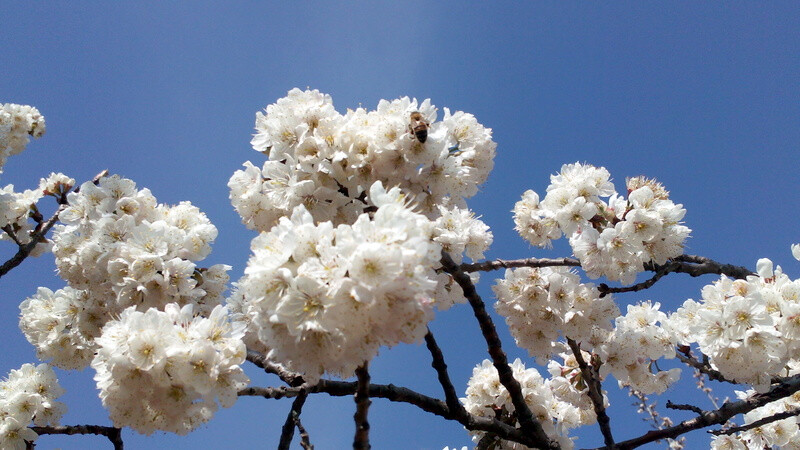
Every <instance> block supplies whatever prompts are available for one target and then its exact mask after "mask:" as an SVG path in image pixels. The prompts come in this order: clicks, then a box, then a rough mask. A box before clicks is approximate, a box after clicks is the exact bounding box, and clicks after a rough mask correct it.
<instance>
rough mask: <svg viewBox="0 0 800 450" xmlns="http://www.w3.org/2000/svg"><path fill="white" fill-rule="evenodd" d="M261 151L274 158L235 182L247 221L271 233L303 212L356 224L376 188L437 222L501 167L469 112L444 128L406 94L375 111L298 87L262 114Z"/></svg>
mask: <svg viewBox="0 0 800 450" xmlns="http://www.w3.org/2000/svg"><path fill="white" fill-rule="evenodd" d="M413 112H419V114H420V116H421V118H422V119H421V120H420V123H422V124H423V125H422V126H423V128H427V138H424V139H421V138H418V137H416V133H415V132H414V131H413V128H411V127H410V117H411V114H412V113H413ZM251 144H252V145H253V148H254V149H255V150H257V151H259V152H262V153H264V154H266V155H268V156H269V161H267V162H265V163H264V165H263V167H262V168H260V169H259V168H258V167H256V166H255V165H253V164H251V163H250V162H248V163H245V169H244V170H240V171H237V172H236V173H234V174H233V176H232V177H231V179H230V182H229V183H228V186H229V187H230V189H231V194H230V198H231V202H232V203H233V206H234V207H235V208H236V211H237V212H238V213H239V214H240V215H241V216H242V220H243V222H244V223H245V224H246V225H247V226H248V227H249V228H253V229H256V230H259V231H267V230H269V229H270V228H271V227H272V226H274V225H275V224H276V223H277V222H278V220H279V219H280V218H281V217H284V216H288V215H289V214H291V212H292V211H293V210H294V208H295V207H296V206H298V205H301V204H302V205H304V206H305V207H306V209H307V210H308V212H309V213H310V214H311V216H312V217H313V218H314V221H315V222H316V223H320V222H325V221H332V222H333V224H334V225H338V224H342V223H347V224H352V223H353V222H354V221H355V220H356V218H357V217H358V216H359V215H360V214H362V213H364V212H366V211H369V209H370V208H372V207H374V205H373V204H371V203H370V202H369V200H368V199H367V198H366V197H365V194H366V191H367V190H368V189H369V187H370V186H372V184H373V183H375V182H376V181H380V182H381V183H382V184H383V185H384V186H387V187H394V186H397V187H400V189H402V191H403V192H404V194H405V195H406V196H407V197H408V201H409V202H410V203H414V204H416V205H418V208H420V210H421V212H422V213H423V214H425V215H427V216H429V217H432V218H433V217H436V216H437V215H438V214H439V210H438V208H437V207H438V206H439V205H443V204H448V202H449V204H452V205H453V206H459V207H463V206H464V198H466V197H471V196H473V195H475V193H476V192H477V190H478V185H480V184H482V183H483V182H484V181H485V180H486V178H487V176H488V174H489V171H491V169H492V167H493V164H494V163H493V159H494V154H495V147H496V144H495V143H494V142H493V141H492V139H491V130H490V129H488V128H484V127H483V126H482V125H481V124H479V123H478V122H477V121H476V120H475V117H474V116H472V115H471V114H466V113H463V112H461V111H459V112H456V113H454V114H451V113H450V111H449V110H448V109H447V108H445V114H444V118H443V120H442V121H441V122H437V121H436V108H435V107H434V106H433V105H431V104H430V100H425V101H424V102H422V103H421V104H419V103H417V101H416V99H415V100H410V99H409V98H408V97H403V98H401V99H397V100H393V101H387V100H381V101H380V103H379V104H378V108H377V109H376V110H375V111H367V110H366V109H364V108H358V109H355V110H348V112H347V113H346V114H345V115H342V114H340V113H339V112H337V111H336V110H335V109H334V107H333V102H332V100H331V97H330V96H329V95H326V94H322V93H320V92H319V91H317V90H313V91H312V90H306V91H301V90H300V89H293V90H291V91H290V92H289V94H288V96H287V97H285V98H282V99H279V100H278V101H277V103H275V104H272V105H269V106H267V109H266V114H264V113H258V114H257V116H256V135H255V137H254V138H253V140H252V142H251Z"/></svg>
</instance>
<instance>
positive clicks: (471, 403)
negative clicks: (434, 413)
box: [461, 359, 593, 449]
mask: <svg viewBox="0 0 800 450" xmlns="http://www.w3.org/2000/svg"><path fill="white" fill-rule="evenodd" d="M510 366H511V369H512V370H513V373H514V378H515V379H516V380H517V381H518V382H519V384H520V387H521V388H522V396H523V398H524V399H525V403H526V404H527V405H528V407H529V408H530V409H531V412H532V413H533V416H534V418H535V419H537V420H538V421H539V422H540V423H541V425H542V428H543V429H544V432H545V433H546V434H547V435H548V436H549V437H550V438H551V439H554V440H556V441H557V442H558V443H559V444H560V446H561V448H563V449H571V448H573V442H572V439H571V438H569V437H568V436H567V435H566V434H565V433H566V430H565V428H570V427H571V426H572V424H573V423H575V424H580V425H582V424H583V423H578V422H579V419H578V418H579V417H583V416H585V417H590V416H587V415H583V414H581V413H580V412H578V411H576V410H577V409H578V408H577V407H576V406H574V405H572V404H570V403H568V402H565V401H562V400H561V397H558V396H556V395H554V392H553V388H554V386H553V384H552V380H545V379H544V378H542V376H541V375H540V374H539V372H538V371H537V370H536V369H534V368H530V369H526V368H525V365H524V364H523V363H522V361H520V360H519V359H516V360H515V361H514V362H513V363H511V364H510ZM564 381H565V380H561V382H562V383H563V382H564ZM567 383H568V381H567ZM562 387H563V384H562V386H558V387H556V389H558V390H561V389H562ZM466 394H467V396H466V397H465V398H462V399H461V403H463V404H464V408H465V409H466V410H467V412H468V413H470V414H472V415H475V416H477V417H491V418H498V419H499V420H500V421H503V422H506V423H509V424H511V425H517V422H516V420H517V419H516V414H515V408H514V404H513V403H512V401H511V396H510V395H509V394H508V391H507V390H506V388H505V387H504V386H503V385H502V384H501V383H500V380H499V378H498V376H497V369H495V367H494V365H493V364H492V362H491V361H489V360H488V359H487V360H484V361H483V363H482V364H480V365H478V366H476V367H475V368H474V369H473V370H472V377H471V378H470V379H469V382H468V385H467V392H466ZM567 417H568V418H570V419H569V420H566V421H565V422H561V421H560V418H567ZM591 417H593V415H591ZM590 420H591V419H590ZM592 422H593V420H592ZM590 423H591V422H590ZM470 434H471V435H472V440H473V441H474V442H479V441H480V440H481V439H482V438H483V437H484V435H485V434H486V433H485V432H483V431H470ZM493 445H494V446H492V447H489V448H496V449H525V448H528V447H525V446H523V445H522V444H517V443H514V442H510V441H504V440H500V439H498V440H497V441H496V442H494V443H493Z"/></svg>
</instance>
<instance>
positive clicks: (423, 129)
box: [408, 111, 431, 143]
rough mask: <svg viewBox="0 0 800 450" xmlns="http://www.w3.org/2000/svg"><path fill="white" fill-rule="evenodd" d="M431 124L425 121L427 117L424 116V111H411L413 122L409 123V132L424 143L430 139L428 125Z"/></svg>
mask: <svg viewBox="0 0 800 450" xmlns="http://www.w3.org/2000/svg"><path fill="white" fill-rule="evenodd" d="M430 126H431V124H429V123H428V122H426V121H425V118H424V117H422V113H420V112H419V111H414V112H412V113H411V123H409V124H408V132H409V133H411V136H412V137H414V136H416V138H417V140H419V141H420V142H422V143H425V141H426V140H427V139H428V127H430Z"/></svg>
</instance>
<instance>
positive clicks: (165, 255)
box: [20, 175, 229, 369]
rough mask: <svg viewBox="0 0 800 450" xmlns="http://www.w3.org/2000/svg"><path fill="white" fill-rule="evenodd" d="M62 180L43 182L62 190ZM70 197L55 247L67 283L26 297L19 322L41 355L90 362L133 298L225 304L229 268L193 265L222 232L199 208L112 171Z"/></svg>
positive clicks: (59, 361) (70, 364)
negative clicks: (165, 201)
mask: <svg viewBox="0 0 800 450" xmlns="http://www.w3.org/2000/svg"><path fill="white" fill-rule="evenodd" d="M51 178H53V177H51ZM63 182H64V180H63V179H61V178H59V177H55V178H54V179H53V180H51V181H49V182H46V183H44V184H45V185H46V186H47V187H48V189H51V188H52V189H53V190H58V189H60V188H59V184H60V183H63ZM67 199H68V201H69V206H68V207H67V208H66V209H65V210H64V211H62V213H61V214H60V219H61V221H62V222H63V223H64V225H58V226H56V231H55V233H54V235H53V242H54V247H53V253H54V255H55V258H56V267H57V268H58V271H59V275H61V277H62V278H64V279H65V280H66V281H67V282H68V283H69V287H68V288H65V289H62V290H58V291H56V292H55V293H53V292H52V291H50V290H49V289H40V290H39V291H38V292H37V293H36V294H35V295H34V296H32V297H31V298H29V299H28V300H26V301H25V302H24V303H23V304H22V305H21V310H22V317H21V319H20V328H21V329H22V330H23V332H24V333H25V335H26V337H27V338H28V340H29V341H30V342H31V343H32V344H33V345H34V346H35V347H36V348H37V352H38V354H39V356H40V357H43V358H52V360H53V364H55V365H57V366H59V367H62V368H69V369H79V368H82V367H85V366H86V365H88V364H89V361H90V360H91V355H92V353H93V351H94V349H93V344H92V342H93V340H94V339H95V338H96V337H98V336H99V332H100V329H101V328H102V327H103V325H104V324H105V323H106V322H107V321H108V320H110V319H111V318H113V317H116V316H118V315H119V314H120V313H121V312H122V310H123V309H125V308H127V307H129V306H135V307H136V308H137V309H138V310H139V311H146V310H147V309H148V308H151V307H152V308H157V309H161V308H163V306H164V305H165V304H167V303H172V302H175V303H178V304H180V305H185V304H194V305H196V306H197V311H198V312H199V313H202V314H207V313H208V312H210V311H211V309H212V308H214V306H216V305H218V304H220V303H221V301H222V298H223V297H222V293H223V291H224V290H225V285H226V283H227V281H228V275H227V270H228V269H229V267H228V266H225V265H221V264H218V265H215V266H212V267H211V268H208V269H205V268H199V267H197V266H196V264H195V262H197V261H199V260H202V259H203V258H205V257H206V256H207V255H208V253H209V252H210V251H211V247H210V243H211V241H212V240H213V239H214V238H215V237H216V235H217V229H216V228H215V227H214V226H213V225H212V224H211V222H209V220H208V218H206V216H205V214H203V213H202V212H200V210H199V209H197V208H196V207H194V206H192V205H191V204H190V203H188V202H183V203H181V204H179V205H177V206H172V207H170V206H166V205H160V204H157V202H156V199H155V197H153V195H152V194H151V193H150V191H149V190H147V189H142V190H137V189H136V185H135V183H134V182H133V181H131V180H128V179H125V178H120V177H118V176H116V175H115V176H111V177H104V178H101V179H100V180H99V181H98V183H97V185H95V184H94V183H92V182H86V183H84V184H83V185H81V186H80V188H79V190H78V192H70V193H69V194H68V195H67Z"/></svg>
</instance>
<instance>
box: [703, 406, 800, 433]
mask: <svg viewBox="0 0 800 450" xmlns="http://www.w3.org/2000/svg"><path fill="white" fill-rule="evenodd" d="M794 416H800V408H793V409H790V410H788V411H783V412H779V413H775V414H773V415H771V416H769V417H764V418H762V419H759V420H756V421H755V422H751V423H748V424H747V425H742V426H740V427H731V428H728V429H725V430H711V431H709V433H711V434H714V435H720V434H733V433H739V432H742V431H747V430H750V429H753V428H758V427H760V426H761V425H766V424H768V423H772V422H777V421H779V420H783V419H788V418H789V417H794Z"/></svg>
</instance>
